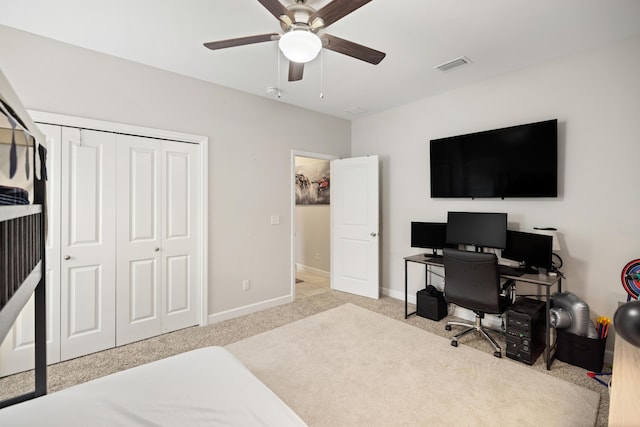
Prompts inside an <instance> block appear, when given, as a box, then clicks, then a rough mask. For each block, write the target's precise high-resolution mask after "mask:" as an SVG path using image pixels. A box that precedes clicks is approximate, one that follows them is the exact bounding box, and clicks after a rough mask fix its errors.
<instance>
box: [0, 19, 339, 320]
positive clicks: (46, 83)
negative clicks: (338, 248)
mask: <svg viewBox="0 0 640 427" xmlns="http://www.w3.org/2000/svg"><path fill="white" fill-rule="evenodd" d="M0 67H1V68H2V70H3V72H4V73H5V75H6V77H7V79H8V80H9V81H10V82H11V84H12V86H13V87H14V89H15V91H16V93H17V94H18V96H19V97H20V98H21V100H22V102H23V104H24V105H25V106H26V107H27V108H29V109H33V110H39V111H47V112H53V113H60V114H67V115H72V116H79V117H87V118H93V119H99V120H106V121H112V122H120V123H128V124H134V125H138V126H145V127H150V128H158V129H167V130H173V131H177V132H185V133H191V134H199V135H206V136H208V137H209V144H210V146H209V216H210V217H209V259H208V265H209V313H210V314H214V313H224V314H223V315H222V316H223V317H224V316H231V315H233V314H234V313H239V312H241V311H242V310H236V309H239V308H242V307H249V310H251V309H253V308H251V307H257V306H259V305H260V303H263V302H265V301H267V302H268V301H274V300H275V301H284V300H286V296H287V295H290V290H291V289H290V286H291V271H292V269H291V238H290V233H291V176H290V172H291V150H301V151H308V152H316V153H326V154H333V155H337V156H347V155H348V154H349V153H350V123H349V122H348V121H346V120H341V119H336V118H333V117H329V116H326V115H321V114H317V113H313V112H310V111H307V110H302V109H300V108H295V107H291V106H287V105H285V104H282V103H279V102H277V101H274V100H269V99H265V98H261V97H257V96H253V95H248V94H244V93H241V92H238V91H234V90H231V89H226V88H223V87H220V86H216V85H212V84H208V83H205V82H202V81H199V80H196V79H191V78H187V77H184V76H180V75H177V74H174V73H170V72H165V71H161V70H158V69H155V68H151V67H147V66H143V65H140V64H136V63H133V62H129V61H124V60H120V59H117V58H114V57H111V56H108V55H103V54H99V53H96V52H92V51H89V50H86V49H81V48H77V47H73V46H70V45H66V44H63V43H59V42H55V41H52V40H49V39H46V38H42V37H39V36H34V35H32V34H28V33H25V32H21V31H17V30H14V29H11V28H8V27H3V26H0ZM283 129H284V130H286V134H290V135H305V138H294V137H292V138H286V136H285V137H283V135H286V134H283ZM309 129H313V130H314V131H313V132H309V131H308V130H309ZM272 215H279V216H280V224H279V225H270V218H271V216H272ZM243 279H249V280H251V289H250V290H249V291H242V280H243ZM234 310H236V311H234ZM229 311H231V312H229ZM218 318H220V317H218Z"/></svg>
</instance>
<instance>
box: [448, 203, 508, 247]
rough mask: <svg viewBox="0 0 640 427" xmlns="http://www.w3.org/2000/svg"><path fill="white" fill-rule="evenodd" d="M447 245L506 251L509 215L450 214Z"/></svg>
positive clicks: (493, 213) (483, 213) (492, 213)
mask: <svg viewBox="0 0 640 427" xmlns="http://www.w3.org/2000/svg"><path fill="white" fill-rule="evenodd" d="M446 240H447V243H454V244H459V245H474V246H475V247H476V248H497V249H504V247H505V245H506V243H507V214H506V213H497V212H449V213H448V215H447V239H446Z"/></svg>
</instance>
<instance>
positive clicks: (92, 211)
mask: <svg viewBox="0 0 640 427" xmlns="http://www.w3.org/2000/svg"><path fill="white" fill-rule="evenodd" d="M115 148H116V145H115V135H114V134H111V133H105V132H97V131H91V130H85V129H82V130H80V129H76V128H68V127H63V128H62V165H64V167H63V168H62V180H61V181H62V182H61V184H62V185H61V192H62V209H61V242H60V254H61V257H62V260H61V292H60V297H61V300H60V312H61V318H60V341H61V342H60V354H61V359H62V360H66V359H71V358H74V357H78V356H81V355H84V354H88V353H93V352H96V351H100V350H104V349H107V348H111V347H113V346H114V345H115V282H116V277H115V271H116V263H115V261H116V260H115V240H116V239H115V229H116V221H115V214H116V211H115V203H116V200H115V194H116V188H115V183H116V179H115V175H116V167H115V165H116V163H115V160H116V159H115V153H116V150H115Z"/></svg>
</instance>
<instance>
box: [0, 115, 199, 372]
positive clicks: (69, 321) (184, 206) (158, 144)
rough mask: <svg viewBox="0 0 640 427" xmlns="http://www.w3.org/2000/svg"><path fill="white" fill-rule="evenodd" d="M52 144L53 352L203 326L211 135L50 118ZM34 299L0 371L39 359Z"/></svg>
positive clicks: (60, 355) (0, 350) (67, 355)
mask: <svg viewBox="0 0 640 427" xmlns="http://www.w3.org/2000/svg"><path fill="white" fill-rule="evenodd" d="M39 126H40V128H41V130H42V131H43V132H44V133H45V134H46V135H47V140H48V142H49V146H50V150H49V152H50V155H49V158H48V159H47V163H48V164H49V168H48V170H49V181H48V186H49V189H50V191H49V196H50V197H49V206H48V220H49V221H48V224H49V236H48V243H47V260H46V266H47V275H48V277H47V285H48V288H47V290H48V294H47V309H48V311H47V313H48V315H47V317H48V331H47V338H48V342H47V349H48V350H47V351H48V354H47V361H48V363H55V362H59V361H63V360H67V359H71V358H75V357H78V356H82V355H85V354H89V353H93V352H96V351H100V350H105V349H108V348H112V347H114V346H119V345H123V344H127V343H130V342H133V341H138V340H141V339H145V338H149V337H152V336H155V335H159V334H162V333H165V332H170V331H174V330H177V329H182V328H185V327H189V326H193V325H197V324H199V323H200V321H201V319H202V316H201V313H202V299H203V293H204V292H202V289H203V286H202V285H203V277H202V274H201V272H202V265H201V262H202V253H203V250H202V248H203V245H202V242H201V239H202V231H201V221H202V220H201V215H202V210H201V208H202V205H201V204H202V203H203V202H202V188H201V184H202V176H203V173H202V166H201V156H202V151H201V149H202V147H201V144H198V143H191V142H185V141H175V140H170V139H165V138H157V137H148V136H141V135H132V134H125V133H120V132H111V131H103V130H94V129H88V128H80V127H75V126H74V127H71V126H64V125H51V124H39ZM30 310H33V308H32V304H31V303H30V304H28V305H27V306H26V307H25V309H24V312H23V314H22V315H21V316H20V319H19V320H18V321H17V322H16V324H15V325H14V328H13V331H12V332H10V333H9V334H8V336H7V338H6V339H5V341H4V342H3V343H2V346H1V347H0V376H4V375H8V374H11V373H15V372H20V371H23V370H27V369H31V368H32V367H33V362H32V360H33V356H32V354H33V349H32V345H33V329H32V325H30V320H29V319H32V316H30V315H29V314H28V313H30Z"/></svg>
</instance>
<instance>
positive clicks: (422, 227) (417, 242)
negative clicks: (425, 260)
mask: <svg viewBox="0 0 640 427" xmlns="http://www.w3.org/2000/svg"><path fill="white" fill-rule="evenodd" d="M446 237H447V223H446V222H412V223H411V247H412V248H425V249H432V250H433V251H432V254H429V253H427V254H425V255H427V256H432V257H437V256H441V255H438V249H442V248H444V247H445V246H446V245H447V244H446V243H447V240H446Z"/></svg>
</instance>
